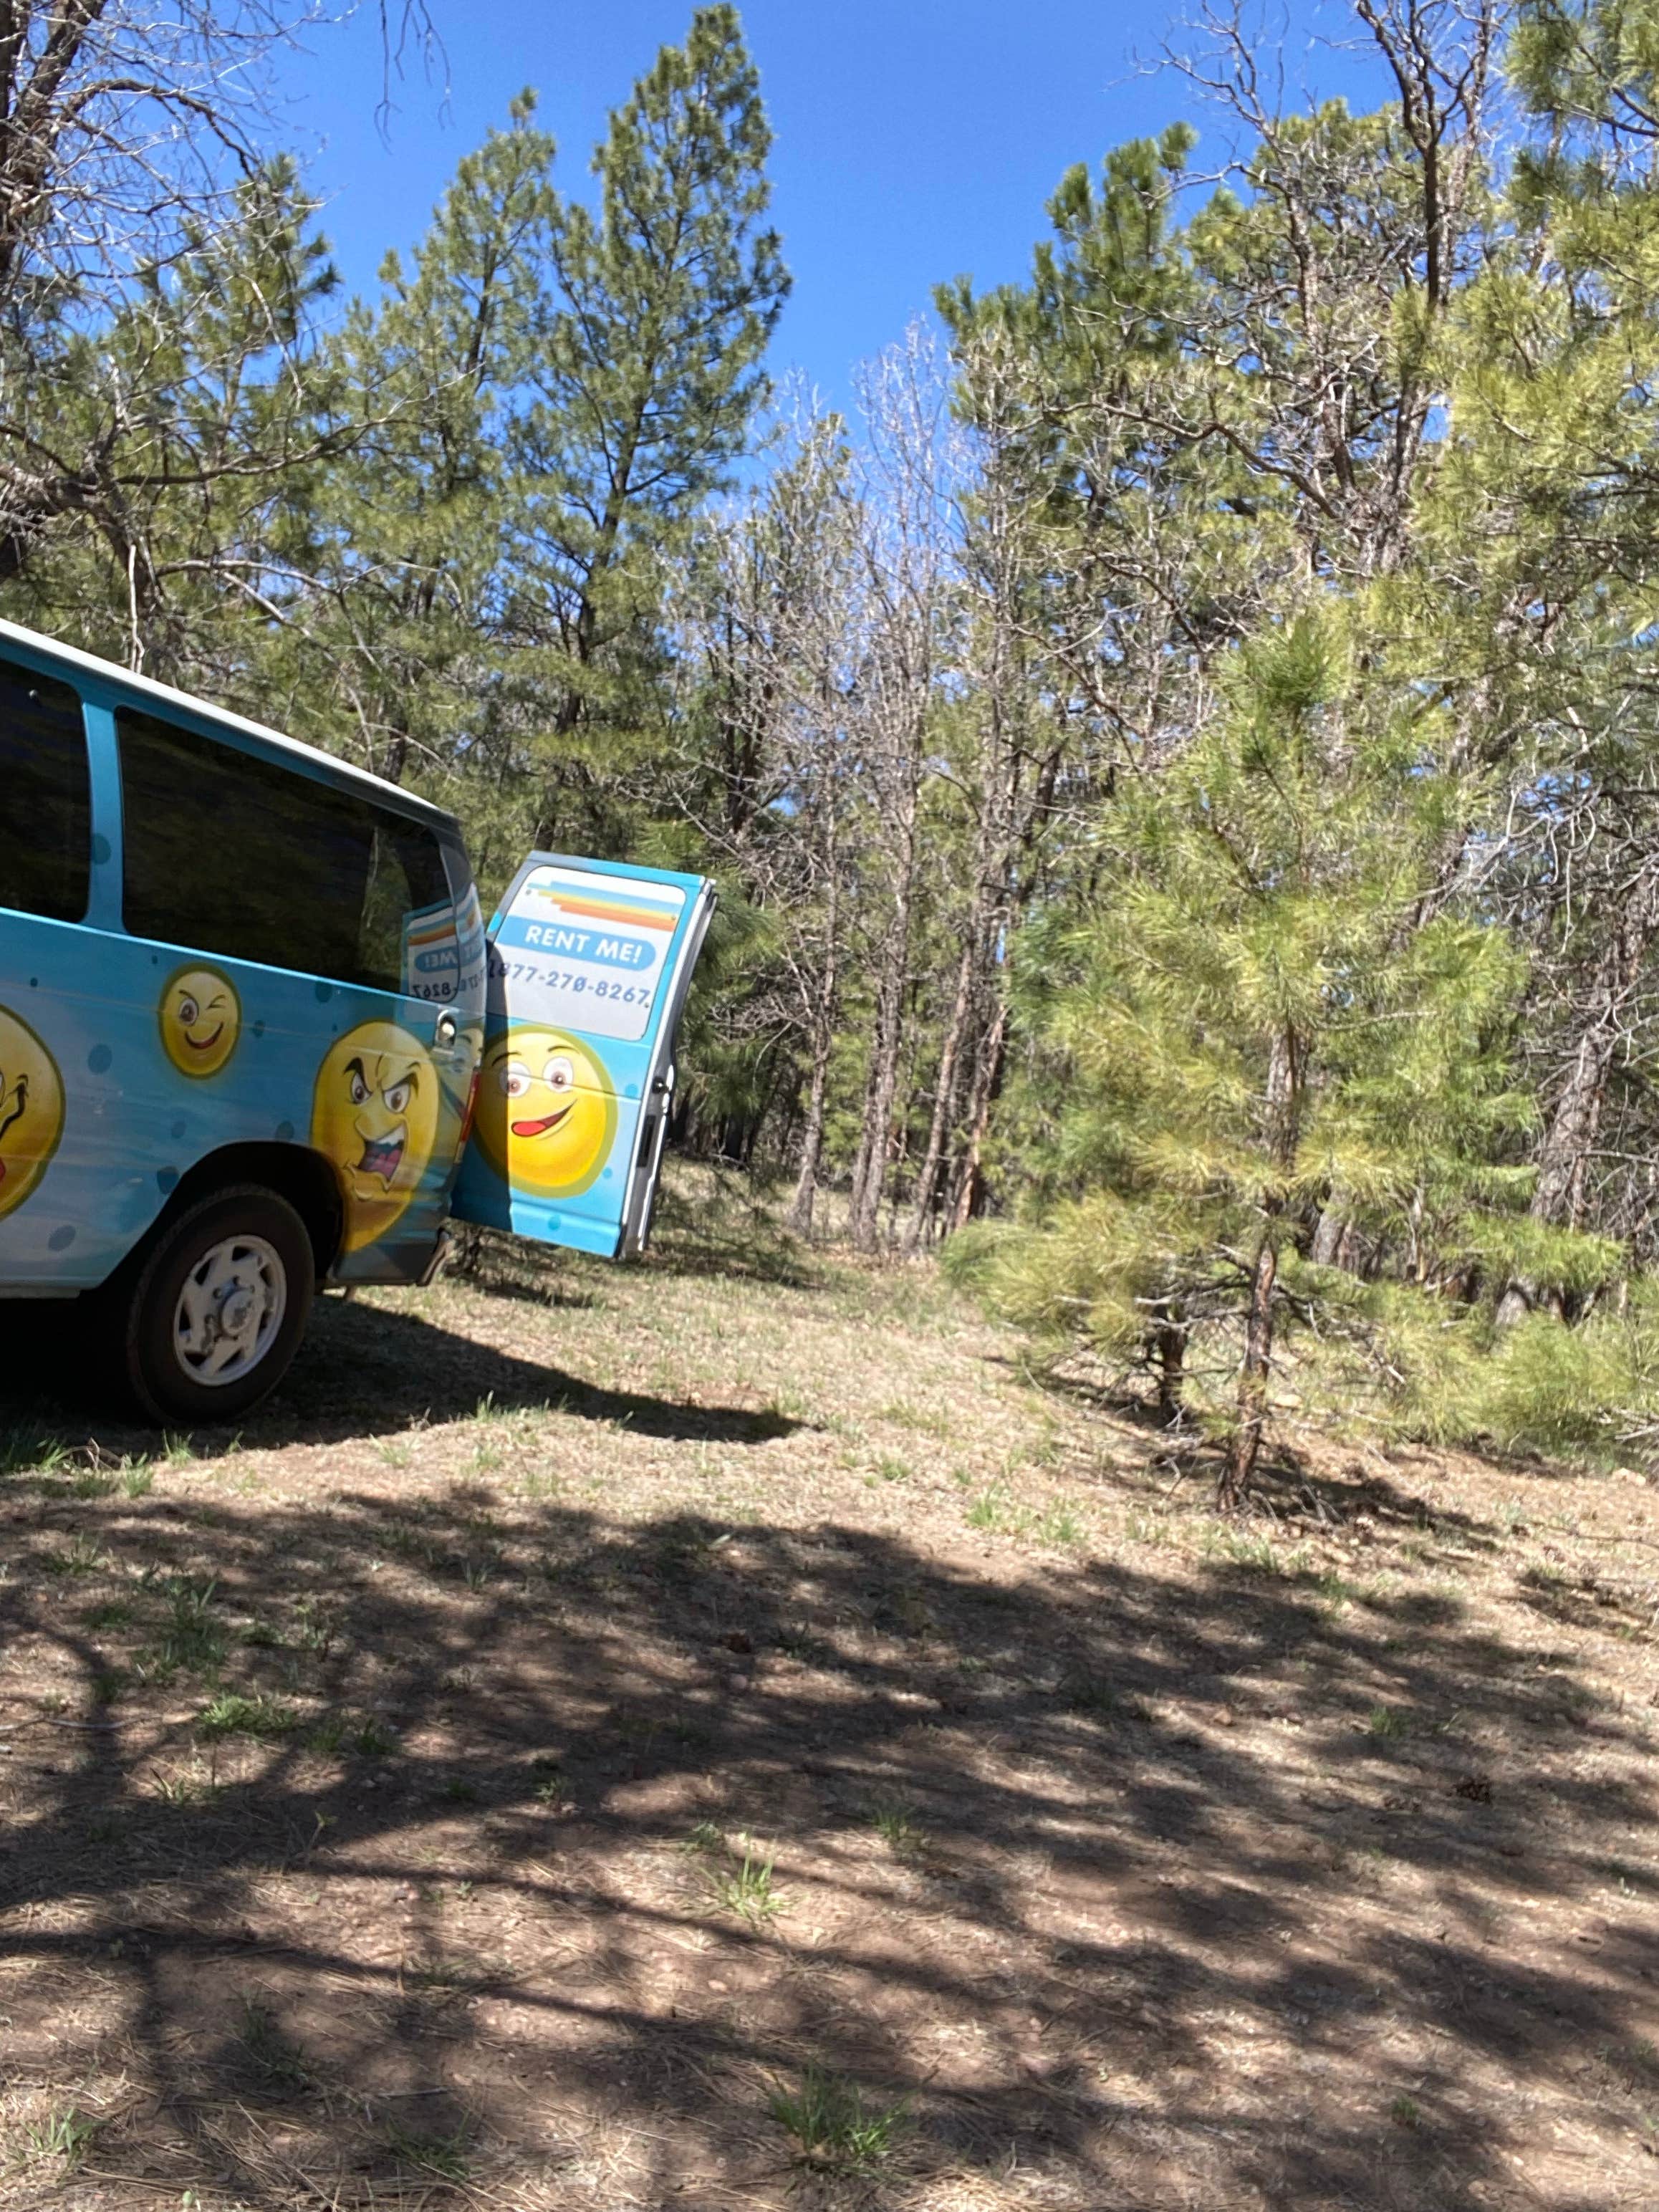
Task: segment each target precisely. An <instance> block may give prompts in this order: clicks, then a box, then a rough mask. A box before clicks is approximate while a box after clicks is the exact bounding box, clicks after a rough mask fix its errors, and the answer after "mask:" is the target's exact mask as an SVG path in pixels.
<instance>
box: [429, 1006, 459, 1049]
mask: <svg viewBox="0 0 1659 2212" xmlns="http://www.w3.org/2000/svg"><path fill="white" fill-rule="evenodd" d="M433 1036H434V1042H435V1043H437V1044H440V1045H441V1046H442V1047H443V1049H444V1050H445V1051H446V1052H447V1051H448V1050H449V1048H450V1047H451V1045H453V1043H454V1042H455V1017H454V1015H453V1014H440V1015H439V1017H438V1026H437V1028H436V1030H435V1031H434V1032H433Z"/></svg>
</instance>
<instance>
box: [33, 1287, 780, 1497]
mask: <svg viewBox="0 0 1659 2212" xmlns="http://www.w3.org/2000/svg"><path fill="white" fill-rule="evenodd" d="M0 1326H3V1327H4V1328H5V1330H6V1334H9V1338H10V1343H9V1349H8V1356H7V1357H6V1358H5V1359H4V1361H3V1363H0V1428H10V1429H20V1428H25V1427H30V1426H32V1427H33V1428H34V1429H37V1430H42V1431H49V1432H51V1433H52V1435H54V1436H55V1437H57V1438H58V1440H59V1441H60V1442H61V1443H64V1444H65V1445H66V1446H68V1447H69V1448H70V1449H71V1450H75V1449H83V1448H86V1447H88V1446H90V1445H92V1444H93V1443H97V1444H98V1445H99V1446H100V1447H101V1448H102V1449H106V1450H114V1451H117V1452H120V1451H130V1452H144V1451H149V1450H153V1449H155V1443H156V1437H155V1431H153V1430H151V1429H147V1428H144V1427H143V1426H141V1425H138V1424H137V1422H136V1421H135V1420H134V1419H133V1417H132V1415H131V1413H129V1412H127V1411H125V1409H124V1408H123V1407H122V1406H121V1404H120V1401H119V1400H118V1397H117V1396H116V1395H114V1394H113V1393H112V1392H111V1391H110V1390H109V1389H100V1387H98V1385H97V1383H95V1382H94V1381H92V1380H89V1379H88V1369H87V1361H86V1347H85V1346H84V1344H83V1343H82V1340H81V1338H80V1334H79V1332H78V1330H77V1328H76V1309H75V1307H74V1306H73V1305H72V1304H67V1303H64V1304H50V1305H44V1306H39V1307H36V1306H28V1307H24V1306H21V1305H20V1306H17V1307H15V1308H13V1309H12V1310H11V1311H10V1313H9V1314H7V1313H6V1312H5V1310H3V1309H0ZM485 1399H488V1400H489V1403H490V1407H491V1410H492V1411H493V1412H494V1413H497V1414H501V1413H513V1412H516V1411H519V1410H521V1409H528V1408H533V1409H535V1410H537V1411H540V1410H541V1409H543V1408H544V1407H552V1408H554V1409H555V1410H556V1411H560V1412H563V1413H574V1414H576V1415H578V1416H580V1418H582V1419H586V1420H592V1421H596V1422H605V1423H608V1424H610V1425H613V1426H617V1427H623V1428H628V1429H631V1430H632V1431H634V1432H635V1434H636V1435H639V1436H646V1437H660V1438H662V1439H663V1440H665V1441H666V1442H673V1443H724V1444H757V1443H768V1442H769V1441H770V1440H771V1439H772V1438H773V1437H787V1436H789V1435H791V1434H793V1431H795V1430H796V1429H798V1428H799V1427H800V1426H801V1424H800V1423H799V1421H796V1420H792V1419H789V1418H788V1416H787V1415H786V1414H783V1413H778V1412H777V1411H775V1409H773V1408H769V1407H768V1408H757V1407H740V1406H703V1405H698V1404H696V1403H693V1402H690V1401H684V1400H677V1399H671V1398H659V1397H654V1396H653V1395H650V1394H649V1393H647V1392H645V1391H639V1390H615V1389H605V1388H604V1387H603V1386H601V1385H600V1384H598V1383H589V1382H585V1381H582V1380H581V1379H580V1378H579V1377H577V1376H573V1375H568V1374H566V1373H565V1372H564V1371H563V1370H562V1369H560V1368H556V1367H549V1366H545V1365H544V1364H541V1363H539V1362H538V1361H536V1360H532V1359H520V1358H517V1357H516V1356H515V1355H514V1354H513V1353H512V1352H502V1351H500V1350H498V1349H497V1348H496V1347H495V1346H493V1345H489V1344H483V1343H480V1342H478V1341H477V1340H475V1339H473V1338H471V1337H467V1336H459V1335H457V1334H454V1333H453V1331H451V1330H449V1329H446V1328H438V1327H436V1326H435V1324H434V1323H432V1322H428V1321H424V1320H422V1318H421V1316H419V1315H417V1314H411V1313H404V1312H398V1311H393V1310H391V1309H389V1308H387V1307H385V1306H380V1305H373V1304H367V1303H364V1302H362V1301H360V1300H358V1299H355V1298H353V1299H343V1298H323V1299H319V1302H318V1304H317V1307H316V1310H315V1311H314V1313H313V1318H312V1322H311V1328H310V1330H309V1333H308V1334H307V1339H306V1342H305V1344H304V1345H303V1346H301V1351H300V1353H299V1356H298V1357H297V1358H296V1359H295V1363H294V1365H293V1367H292V1369H291V1370H289V1376H288V1379H287V1381H286V1382H285V1383H283V1387H282V1389H281V1390H280V1391H279V1392H278V1393H277V1394H276V1396H275V1397H274V1398H273V1399H271V1400H270V1401H269V1402H268V1403H267V1404H265V1405H264V1406H261V1407H258V1408H257V1409H256V1410H255V1412H253V1413H251V1414H250V1415H249V1416H248V1417H247V1418H246V1420H245V1421H243V1423H242V1424H241V1425H240V1428H238V1429H236V1430H234V1431H231V1430H222V1431H216V1430H212V1429H204V1430H202V1431H198V1432H197V1434H196V1435H195V1436H194V1437H193V1438H192V1443H193V1446H194V1449H195V1452H196V1455H197V1457H199V1458H204V1459H206V1458H213V1457H216V1456H217V1455H218V1454H219V1453H221V1452H222V1451H225V1450H228V1449H232V1448H233V1447H235V1446H240V1448H241V1449H251V1450H261V1449H279V1448H280V1447H282V1446H283V1445H285V1444H294V1443H307V1444H326V1443H345V1442H348V1441H349V1440H351V1439H352V1438H355V1437H368V1436H377V1437H380V1436H385V1435H386V1434H387V1433H388V1432H389V1431H391V1432H395V1431H398V1430H400V1429H410V1428H416V1427H424V1426H427V1425H429V1424H432V1423H435V1422H442V1421H453V1420H456V1419H464V1418H465V1417H466V1416H467V1415H469V1414H471V1413H476V1412H477V1409H478V1407H479V1405H480V1403H481V1402H482V1401H484V1400H485Z"/></svg>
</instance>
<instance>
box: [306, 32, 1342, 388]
mask: <svg viewBox="0 0 1659 2212" xmlns="http://www.w3.org/2000/svg"><path fill="white" fill-rule="evenodd" d="M396 5H397V0H392V7H393V12H394V13H395V10H396ZM432 7H433V13H434V15H435V18H436V19H437V21H438V22H439V24H440V27H441V31H442V33H443V37H444V40H445V44H446V47H447V87H448V94H447V100H446V99H445V97H444V84H443V77H442V75H440V76H439V77H438V78H436V79H435V80H432V81H428V80H427V79H425V78H424V77H423V76H422V72H421V70H420V69H419V66H418V64H416V66H415V67H414V68H412V69H410V70H408V71H407V72H406V74H405V76H404V80H403V82H401V83H400V84H395V85H394V98H395V100H396V103H397V106H396V112H395V113H393V114H392V117H391V118H390V119H389V123H388V125H387V126H386V131H384V133H383V132H382V131H381V130H380V128H379V127H377V124H376V119H375V110H376V106H377V104H378V101H379V99H380V88H381V56H380V33H379V27H378V23H377V21H376V18H375V11H374V8H373V7H372V6H371V7H367V8H364V9H362V12H361V13H360V14H359V15H357V17H356V19H354V20H353V21H350V22H349V23H347V24H345V25H344V26H343V27H328V28H319V29H318V30H317V31H315V32H313V33H311V34H310V36H309V39H308V42H307V43H308V51H307V52H306V53H304V54H302V55H301V56H299V57H296V58H289V60H287V61H286V62H285V63H284V64H283V68H282V72H281V78H280V92H281V94H282V98H283V106H282V111H281V112H282V120H283V128H284V132H285V135H287V136H289V138H290V140H291V143H294V144H295V148H296V149H297V150H298V151H299V152H300V154H301V158H302V160H304V161H305V163H306V167H307V173H308V175H309V176H310V178H311V179H312V181H313V184H314V185H316V186H317V187H318V188H319V190H320V191H322V192H323V193H324V194H325V197H326V199H327V203H328V204H327V209H326V212H325V217H324V222H325V228H326V230H327V232H328V234H329V236H330V238H331V240H332V242H333V244H334V246H335V250H336V258H337V261H338V263H339V265H340V268H341V270H342V272H343V275H344V276H345V278H346V282H347V283H348V285H349V288H350V289H353V290H372V289H374V272H375V270H376V268H377V266H378V265H379V263H380V258H381V256H382V255H383V253H384V252H386V248H387V247H388V246H398V247H400V248H406V247H408V246H410V245H412V244H413V243H414V242H415V240H417V239H418V238H419V237H420V235H421V234H422V231H423V230H424V228H426V224H427V221H428V216H429V215H430V212H431V209H432V206H433V204H434V203H435V200H436V199H437V197H439V195H440V193H441V191H442V190H443V188H444V185H445V184H446V183H447V180H448V178H449V176H450V173H451V172H452V171H453V168H454V167H455V164H456V162H457V161H459V158H460V156H461V155H463V154H464V153H465V152H467V151H468V150H469V149H471V147H472V146H474V145H476V144H477V142H478V141H479V140H480V139H481V138H482V137H483V135H484V133H485V131H487V130H488V129H489V126H490V125H492V124H500V123H503V122H505V120H506V118H507V102H508V100H510V99H511V98H512V97H513V94H515V93H516V92H518V91H519V90H520V88H521V87H523V86H525V85H526V84H527V85H532V86H533V87H534V88H536V90H537V92H538V94H539V95H540V103H541V104H540V108H539V111H538V119H539V120H540V121H541V122H542V123H543V124H544V125H545V126H546V127H547V128H548V129H549V130H550V131H552V132H553V134H554V136H555V137H556V139H557V141H558V144H559V174H560V180H561V183H562V188H563V189H564V190H565V191H567V192H572V193H574V192H577V191H585V190H586V188H587V185H588V182H589V179H588V176H587V162H588V157H589V154H590V151H591V149H592V144H593V143H594V141H595V140H596V139H598V138H599V137H602V136H603V134H604V131H605V116H606V112H607V111H608V110H609V109H610V108H611V107H612V106H617V105H618V104H619V103H620V102H621V101H622V100H624V99H626V97H627V95H628V92H629V87H630V86H631V84H632V82H633V81H634V79H635V76H638V75H639V74H640V72H641V70H643V69H645V68H646V67H647V66H648V65H649V64H650V62H651V60H652V58H653V56H654V55H655V53H656V51H657V49H658V47H659V46H661V45H662V44H664V43H665V41H674V42H678V40H679V39H680V38H681V37H683V35H684V30H685V27H686V24H687V22H688V21H689V20H690V12H691V8H690V0H432ZM742 14H743V19H744V29H745V32H746V34H747V37H748V40H749V44H750V51H751V52H752V53H753V54H754V56H755V58H756V60H757V63H758V64H759V67H760V71H761V79H762V87H763V94H764V96H765V99H766V102H767V106H768V110H769V113H770V116H771V119H772V125H773V129H774V131H775V134H776V144H775V149H774V152H773V159H772V174H773V179H774V187H775V197H774V216H775V221H776V222H777V224H778V226H779V228H781V231H782V233H783V235H784V244H785V252H786V256H787V260H788V263H789V265H790V268H791V270H793V274H794V278H795V289H794V293H793V297H792V299H791V301H790V302H789V306H788V307H787V310H786V313H785V315H784V318H783V320H782V323H781V325H780V328H779V331H778V336H777V339H776V341H775V351H774V366H775V368H779V369H782V368H792V367H793V368H803V369H805V372H806V373H807V374H808V375H809V376H811V378H812V379H813V380H815V381H817V383H818V384H820V385H821V386H823V390H824V392H825V393H826V395H827V396H829V398H831V399H833V400H836V401H844V400H845V398H846V394H847V390H848V372H849V371H850V369H851V368H852V366H853V364H854V362H857V361H859V360H860V359H862V358H864V357H865V356H868V355H870V354H872V353H874V352H876V351H878V349H880V348H881V347H882V346H884V345H885V344H887V343H890V341H891V340H892V339H894V338H896V337H898V336H899V334H900V333H901V331H902V330H903V328H904V325H905V324H906V322H907V321H908V319H909V318H910V317H911V316H912V315H913V314H915V313H920V312H921V311H924V310H925V309H926V308H927V304H928V300H929V295H930V290H931V288H932V286H933V284H934V283H937V282H939V280H941V279H943V278H945V277H949V276H954V275H956V274H957V273H958V272H959V271H963V270H967V271H969V272H971V274H972V275H973V276H974V277H975V280H976V282H977V283H980V284H981V285H985V284H991V283H1000V282H1001V281H1003V280H1004V279H1006V278H1010V277H1018V276H1021V275H1022V274H1023V273H1024V270H1025V269H1026V267H1027V265H1028V264H1029V261H1030V249H1031V245H1032V242H1033V240H1035V239H1036V237H1037V236H1038V235H1039V234H1041V232H1042V228H1043V227H1044V226H1043V216H1042V207H1043V203H1044V201H1045V199H1046V198H1047V197H1048V194H1049V193H1050V192H1051V191H1053V189H1054V185H1055V184H1056V183H1057V182H1058V180H1059V179H1060V174H1061V173H1062V172H1063V171H1064V170H1065V169H1066V167H1068V166H1069V165H1070V164H1071V163H1072V162H1073V161H1079V160H1086V161H1089V162H1090V163H1091V165H1092V164H1097V163H1098V161H1099V159H1100V157H1101V155H1103V153H1104V151H1105V150H1106V149H1107V148H1108V147H1109V146H1110V145H1113V144H1115V143H1117V142H1118V141H1119V140H1121V139H1123V138H1127V137H1134V136H1136V135H1138V134H1140V133H1143V132H1147V131H1156V130H1158V129H1159V128H1161V127H1162V125H1164V124H1165V123H1167V122H1169V121H1170V120H1171V119H1172V118H1174V117H1176V116H1177V115H1187V116H1188V117H1190V118H1191V119H1192V120H1194V122H1195V123H1197V125H1199V128H1200V132H1201V134H1202V137H1201V143H1200V150H1199V154H1198V155H1197V156H1196V158H1197V160H1198V161H1200V163H1205V164H1207V163H1209V162H1212V161H1214V162H1218V161H1220V160H1221V159H1222V158H1223V157H1224V155H1225V137H1224V135H1223V129H1222V124H1221V120H1220V118H1218V117H1217V116H1215V115H1214V114H1212V113H1209V112H1206V111H1205V110H1203V109H1202V108H1201V107H1200V106H1199V104H1198V103H1197V102H1196V101H1195V100H1194V96H1193V94H1192V91H1191V88H1189V87H1188V84H1187V83H1186V82H1184V81H1183V80H1182V79H1181V78H1179V77H1178V76H1175V75H1173V74H1171V73H1170V72H1168V71H1167V70H1166V71H1158V70H1155V69H1152V68H1151V67H1150V65H1151V64H1155V63H1156V61H1157V58H1158V54H1159V51H1160V47H1161V46H1162V43H1163V42H1164V40H1165V39H1166V38H1170V37H1173V36H1174V35H1175V33H1172V32H1171V30H1170V22H1171V11H1170V9H1166V8H1164V7H1162V6H1158V5H1156V4H1152V0H1119V4H1115V5H1114V4H1112V0H886V4H885V5H884V4H882V0H750V4H749V5H748V6H746V7H744V8H743V9H742ZM1273 20H1274V21H1276V22H1278V23H1279V24H1280V25H1281V26H1282V27H1283V31H1284V36H1283V52H1284V54H1285V64H1286V71H1287V80H1288V82H1289V83H1290V85H1291V87H1294V86H1296V85H1297V84H1298V83H1304V84H1307V85H1310V86H1311V87H1312V88H1315V89H1316V90H1317V91H1319V92H1322V93H1327V92H1334V91H1340V92H1344V93H1346V94H1347V95H1348V96H1349V97H1350V98H1351V99H1352V100H1355V101H1356V102H1358V101H1360V100H1365V101H1369V100H1374V99H1376V98H1378V97H1380V96H1381V93H1382V88H1381V86H1380V84H1379V82H1378V80H1377V77H1376V72H1375V68H1374V65H1371V64H1366V63H1364V62H1363V61H1362V60H1361V59H1360V58H1358V57H1357V56H1355V55H1353V54H1352V53H1351V52H1344V51H1341V50H1340V49H1338V48H1335V47H1334V46H1333V44H1332V43H1331V42H1332V41H1333V40H1338V39H1343V38H1349V37H1351V36H1352V30H1353V23H1352V17H1351V16H1350V15H1348V14H1347V11H1346V9H1344V8H1342V7H1340V5H1337V4H1335V0H1324V3H1323V4H1321V0H1291V5H1290V7H1289V9H1288V10H1287V11H1286V12H1285V14H1283V15H1278V16H1275V17H1274V18H1273Z"/></svg>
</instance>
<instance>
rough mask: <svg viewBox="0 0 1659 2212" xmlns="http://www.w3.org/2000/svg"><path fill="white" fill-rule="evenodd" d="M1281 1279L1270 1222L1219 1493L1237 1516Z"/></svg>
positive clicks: (1263, 1413)
mask: <svg viewBox="0 0 1659 2212" xmlns="http://www.w3.org/2000/svg"><path fill="white" fill-rule="evenodd" d="M1278 1274H1279V1246H1278V1244H1277V1243H1276V1242H1275V1241H1274V1237H1273V1221H1272V1220H1271V1218H1270V1219H1269V1220H1268V1222H1267V1225H1266V1226H1265V1227H1264V1228H1263V1230H1262V1232H1261V1243H1259V1244H1258V1245H1257V1246H1256V1249H1255V1266H1254V1267H1252V1268H1251V1270H1250V1303H1249V1308H1248V1310H1247V1311H1246V1314H1245V1317H1244V1364H1243V1369H1242V1370H1241V1371H1240V1374H1239V1378H1238V1419H1237V1425H1236V1426H1235V1427H1234V1430H1233V1433H1232V1435H1231V1437H1230V1438H1229V1439H1228V1443H1227V1457H1226V1460H1225V1462H1224V1464H1223V1467H1222V1469H1221V1480H1220V1481H1219V1483H1218V1486H1217V1488H1216V1504H1218V1506H1219V1507H1220V1508H1221V1510H1222V1511H1223V1512H1224V1513H1235V1512H1237V1510H1238V1508H1239V1506H1240V1505H1241V1504H1243V1500H1244V1497H1245V1494H1246V1492H1248V1491H1249V1486H1250V1480H1251V1478H1252V1476H1253V1475H1254V1474H1255V1462H1256V1454H1257V1453H1258V1452H1259V1451H1260V1450H1261V1431H1262V1428H1263V1426H1264V1425H1265V1424H1266V1421H1267V1375H1268V1370H1270V1369H1271V1367H1272V1365H1273V1284H1274V1281H1275V1280H1276V1279H1277V1277H1278Z"/></svg>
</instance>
